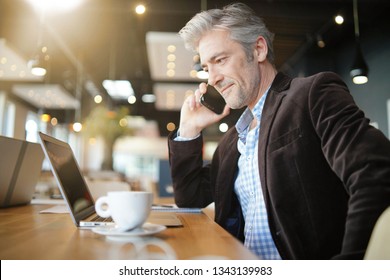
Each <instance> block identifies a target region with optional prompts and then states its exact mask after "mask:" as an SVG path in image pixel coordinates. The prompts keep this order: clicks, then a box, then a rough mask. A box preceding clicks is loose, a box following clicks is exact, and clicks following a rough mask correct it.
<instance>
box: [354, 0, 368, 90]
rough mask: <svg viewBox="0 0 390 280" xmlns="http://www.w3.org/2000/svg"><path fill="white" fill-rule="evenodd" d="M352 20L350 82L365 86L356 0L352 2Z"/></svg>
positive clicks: (366, 69)
mask: <svg viewBox="0 0 390 280" xmlns="http://www.w3.org/2000/svg"><path fill="white" fill-rule="evenodd" d="M353 19H354V26H355V41H356V42H355V57H354V61H353V64H352V68H351V72H350V74H351V77H352V81H353V82H354V83H355V84H358V85H359V84H365V83H367V82H368V66H367V63H366V62H365V60H364V57H363V53H362V49H361V46H360V32H359V18H358V8H357V0H353Z"/></svg>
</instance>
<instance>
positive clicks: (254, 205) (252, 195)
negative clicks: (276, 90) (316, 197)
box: [234, 90, 281, 260]
mask: <svg viewBox="0 0 390 280" xmlns="http://www.w3.org/2000/svg"><path fill="white" fill-rule="evenodd" d="M267 93H268V90H267V92H266V93H265V94H264V95H263V96H262V97H261V98H260V100H259V101H258V103H257V104H256V105H255V107H254V109H253V112H252V111H251V110H250V109H249V108H247V109H246V110H245V111H244V113H243V114H242V115H241V117H240V119H239V120H238V122H237V123H236V129H237V132H238V136H239V140H238V142H237V147H238V151H239V152H240V158H239V160H238V173H237V177H236V181H235V184H234V190H235V192H236V194H237V197H238V199H239V201H240V204H241V208H242V212H243V216H244V219H245V228H244V235H245V246H246V247H247V248H249V249H250V250H251V251H252V252H254V253H255V254H256V255H258V256H259V257H260V258H261V259H267V260H275V259H281V257H280V255H279V252H278V250H277V249H276V246H275V243H274V241H273V239H272V236H271V232H270V229H269V225H268V217H267V210H266V208H265V203H264V197H263V192H262V189H261V182H260V174H259V162H258V142H259V141H258V140H259V132H260V119H261V113H262V111H263V107H264V101H265V98H266V96H267ZM255 117H256V120H257V122H256V123H257V124H256V127H255V128H253V129H251V130H249V128H250V124H251V122H252V120H253V119H254V118H255Z"/></svg>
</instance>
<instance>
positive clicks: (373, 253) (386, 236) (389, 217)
mask: <svg viewBox="0 0 390 280" xmlns="http://www.w3.org/2000/svg"><path fill="white" fill-rule="evenodd" d="M364 259H366V260H390V207H389V208H387V209H386V210H385V211H384V212H383V213H382V215H381V216H380V217H379V219H378V221H377V222H376V224H375V227H374V230H373V231H372V234H371V238H370V241H369V243H368V247H367V250H366V254H365V256H364Z"/></svg>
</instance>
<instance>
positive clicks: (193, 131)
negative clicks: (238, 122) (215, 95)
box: [179, 83, 230, 138]
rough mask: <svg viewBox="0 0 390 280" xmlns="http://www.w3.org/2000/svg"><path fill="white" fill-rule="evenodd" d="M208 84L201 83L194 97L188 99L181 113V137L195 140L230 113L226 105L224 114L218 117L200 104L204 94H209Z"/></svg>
mask: <svg viewBox="0 0 390 280" xmlns="http://www.w3.org/2000/svg"><path fill="white" fill-rule="evenodd" d="M206 90H207V85H206V83H201V84H200V85H199V88H198V89H197V90H196V91H195V94H194V95H191V96H189V97H187V98H186V100H185V101H184V104H183V106H182V108H181V113H180V126H179V127H180V136H181V137H185V138H193V137H196V136H197V135H199V133H200V132H201V131H202V130H203V129H204V128H206V127H207V126H209V125H211V124H214V123H216V122H218V121H220V120H221V119H222V118H224V117H226V116H227V115H229V113H230V108H229V107H228V106H227V105H226V106H225V109H224V110H223V112H222V114H220V115H218V114H216V113H214V112H212V111H210V110H209V109H207V108H206V107H204V106H203V105H202V104H201V103H200V97H201V96H202V94H207V93H206Z"/></svg>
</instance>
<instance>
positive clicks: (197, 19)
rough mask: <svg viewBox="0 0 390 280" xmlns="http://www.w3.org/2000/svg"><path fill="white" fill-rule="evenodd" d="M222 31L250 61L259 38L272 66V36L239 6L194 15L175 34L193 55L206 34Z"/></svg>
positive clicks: (248, 10)
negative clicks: (265, 44)
mask: <svg viewBox="0 0 390 280" xmlns="http://www.w3.org/2000/svg"><path fill="white" fill-rule="evenodd" d="M216 29H226V30H228V31H229V32H230V37H231V38H232V40H235V41H237V42H238V43H240V44H241V45H242V46H243V48H244V51H245V53H246V55H247V57H248V58H249V59H250V58H253V52H252V51H253V46H254V44H255V43H256V41H257V38H258V37H259V36H263V37H264V38H265V40H266V42H267V46H268V54H267V59H268V61H269V62H270V63H272V64H274V51H273V45H272V41H273V38H274V34H273V33H271V32H270V31H269V30H268V28H267V27H266V26H265V23H264V22H263V20H262V19H261V18H260V17H258V16H257V15H256V14H255V12H254V11H253V10H252V9H251V8H249V7H248V6H247V5H245V4H243V3H234V4H230V5H227V6H225V7H224V8H222V9H211V10H207V11H203V12H200V13H198V14H196V15H195V16H194V17H193V18H192V19H191V20H190V21H189V22H187V24H186V25H185V26H184V27H183V28H182V29H181V30H180V31H179V35H180V37H181V38H182V39H183V40H184V44H185V46H186V48H187V49H189V50H192V51H196V49H197V46H198V43H199V40H200V39H201V37H202V36H203V35H204V34H205V33H206V32H207V31H210V30H216Z"/></svg>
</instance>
